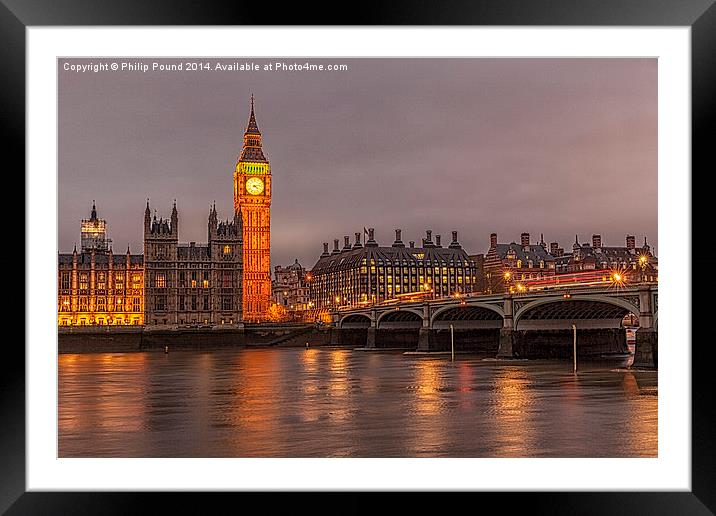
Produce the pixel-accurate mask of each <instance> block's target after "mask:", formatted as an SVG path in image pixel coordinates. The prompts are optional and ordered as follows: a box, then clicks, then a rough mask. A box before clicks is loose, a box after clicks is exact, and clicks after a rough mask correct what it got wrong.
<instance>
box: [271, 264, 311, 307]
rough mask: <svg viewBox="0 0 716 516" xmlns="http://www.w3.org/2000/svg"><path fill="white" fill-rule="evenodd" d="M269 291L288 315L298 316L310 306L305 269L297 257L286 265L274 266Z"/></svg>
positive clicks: (275, 301)
mask: <svg viewBox="0 0 716 516" xmlns="http://www.w3.org/2000/svg"><path fill="white" fill-rule="evenodd" d="M271 292H272V299H273V302H274V303H276V304H277V305H280V306H283V307H284V308H285V309H286V310H287V312H288V313H289V316H300V315H301V314H302V313H304V312H306V311H307V310H309V309H310V308H312V306H309V299H308V286H307V285H306V269H304V268H303V266H302V265H301V264H300V263H298V259H296V261H294V262H293V264H291V265H289V266H287V267H283V266H281V265H276V266H275V267H274V280H273V282H272V285H271Z"/></svg>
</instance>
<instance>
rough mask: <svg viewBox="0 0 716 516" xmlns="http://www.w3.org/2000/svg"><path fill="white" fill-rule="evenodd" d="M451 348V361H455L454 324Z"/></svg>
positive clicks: (451, 329) (451, 330)
mask: <svg viewBox="0 0 716 516" xmlns="http://www.w3.org/2000/svg"><path fill="white" fill-rule="evenodd" d="M450 350H451V352H452V358H451V359H450V361H451V362H455V335H454V334H453V327H452V324H451V325H450Z"/></svg>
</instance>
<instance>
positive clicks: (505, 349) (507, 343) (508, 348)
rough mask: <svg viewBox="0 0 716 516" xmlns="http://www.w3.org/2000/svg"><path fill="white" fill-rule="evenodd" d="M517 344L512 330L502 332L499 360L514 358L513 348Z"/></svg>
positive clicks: (498, 351) (498, 352)
mask: <svg viewBox="0 0 716 516" xmlns="http://www.w3.org/2000/svg"><path fill="white" fill-rule="evenodd" d="M514 343H515V332H514V331H512V330H511V329H509V330H508V329H504V328H503V329H501V330H500V346H499V348H498V349H497V358H514V356H515V354H514V351H513V346H514Z"/></svg>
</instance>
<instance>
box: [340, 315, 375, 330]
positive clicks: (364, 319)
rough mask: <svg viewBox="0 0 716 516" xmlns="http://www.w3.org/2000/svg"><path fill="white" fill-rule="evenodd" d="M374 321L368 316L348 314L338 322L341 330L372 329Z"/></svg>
mask: <svg viewBox="0 0 716 516" xmlns="http://www.w3.org/2000/svg"><path fill="white" fill-rule="evenodd" d="M371 322H372V320H371V317H370V315H368V314H347V315H344V316H343V318H342V319H341V320H340V321H339V322H338V327H339V328H370V324H371Z"/></svg>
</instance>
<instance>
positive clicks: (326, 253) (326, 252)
mask: <svg viewBox="0 0 716 516" xmlns="http://www.w3.org/2000/svg"><path fill="white" fill-rule="evenodd" d="M336 247H338V240H336ZM326 256H328V242H323V254H321V258H325V257H326Z"/></svg>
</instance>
